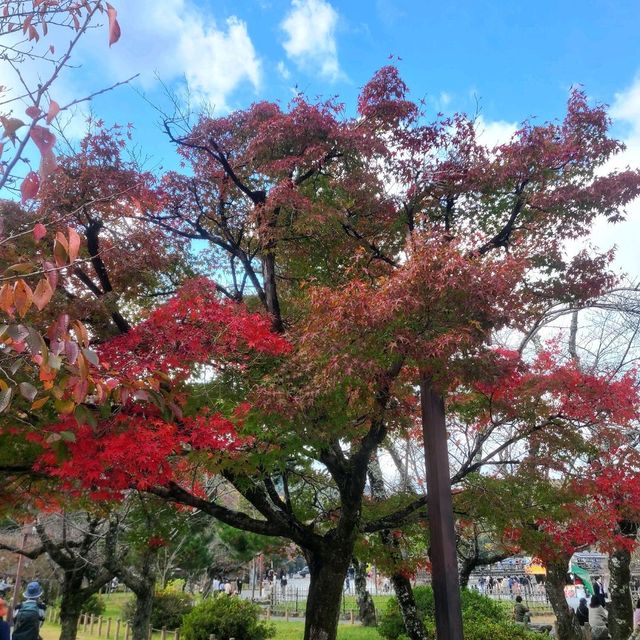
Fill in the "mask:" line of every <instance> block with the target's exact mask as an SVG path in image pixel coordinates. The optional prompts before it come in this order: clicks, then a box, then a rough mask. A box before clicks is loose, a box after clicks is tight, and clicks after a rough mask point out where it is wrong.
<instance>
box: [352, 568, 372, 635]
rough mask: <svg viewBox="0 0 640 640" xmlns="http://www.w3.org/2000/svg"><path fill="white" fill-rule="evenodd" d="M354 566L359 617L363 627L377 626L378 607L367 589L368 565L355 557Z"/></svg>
mask: <svg viewBox="0 0 640 640" xmlns="http://www.w3.org/2000/svg"><path fill="white" fill-rule="evenodd" d="M353 566H354V567H355V570H356V575H355V588H356V602H357V604H358V617H359V618H360V624H362V626H363V627H375V626H376V607H375V605H374V603H373V598H372V597H371V594H370V593H369V592H368V591H367V565H366V564H365V563H364V562H358V560H356V559H355V558H354V559H353Z"/></svg>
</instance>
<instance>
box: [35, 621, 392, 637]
mask: <svg viewBox="0 0 640 640" xmlns="http://www.w3.org/2000/svg"><path fill="white" fill-rule="evenodd" d="M273 624H274V625H275V627H276V635H275V639H274V640H302V637H303V635H304V624H303V623H302V622H274V623H273ZM45 640H49V639H48V638H45ZM51 640H54V639H51ZM338 640H381V638H380V636H379V635H378V632H377V631H376V630H375V629H372V628H366V627H359V626H357V625H354V626H351V625H349V624H341V625H340V626H339V627H338Z"/></svg>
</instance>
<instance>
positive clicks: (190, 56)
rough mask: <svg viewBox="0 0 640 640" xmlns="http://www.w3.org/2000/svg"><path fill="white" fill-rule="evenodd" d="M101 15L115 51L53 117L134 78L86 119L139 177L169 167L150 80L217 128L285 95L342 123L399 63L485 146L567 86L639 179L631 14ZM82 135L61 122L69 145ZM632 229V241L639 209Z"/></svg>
mask: <svg viewBox="0 0 640 640" xmlns="http://www.w3.org/2000/svg"><path fill="white" fill-rule="evenodd" d="M113 4H114V5H115V6H116V8H117V9H118V13H119V16H118V17H119V21H120V24H121V27H122V38H121V40H120V41H119V42H118V43H117V44H116V45H114V46H113V47H112V48H111V49H109V48H108V46H107V42H106V40H107V38H106V33H105V29H96V30H94V31H93V32H91V33H90V34H88V36H87V37H86V38H85V39H84V42H83V45H82V47H81V48H80V50H79V51H78V52H77V55H76V57H75V59H74V61H75V63H76V64H79V65H81V67H80V68H74V69H71V70H69V72H68V73H66V74H65V76H64V77H62V78H61V79H60V81H59V82H58V83H57V84H56V86H55V91H56V92H57V95H56V94H55V92H54V95H53V97H54V98H56V99H57V100H58V101H59V102H60V103H61V104H62V103H63V102H65V101H66V100H69V99H72V98H75V97H78V96H81V95H85V94H86V93H88V92H90V91H93V90H96V89H99V88H102V87H104V86H105V85H107V84H109V83H111V82H116V81H119V80H122V79H124V78H126V77H128V76H130V75H132V74H134V73H140V74H141V75H140V78H139V79H138V80H136V81H135V82H134V83H133V84H132V87H131V88H127V87H125V88H119V89H117V90H115V91H113V92H111V93H108V94H106V95H104V96H100V97H98V98H96V99H95V100H94V102H93V104H92V110H93V111H94V113H95V114H96V115H97V116H99V117H101V118H103V119H104V120H105V121H106V122H107V123H110V122H120V123H126V122H132V123H133V124H134V125H135V127H136V141H137V142H138V143H139V144H140V147H141V149H142V151H143V154H144V155H150V156H151V157H152V160H151V161H150V163H149V165H150V166H158V165H159V164H163V165H164V166H167V167H168V166H174V165H175V154H174V153H173V150H172V148H171V146H170V145H169V144H168V143H167V141H166V140H165V139H164V137H163V135H162V134H161V133H160V131H159V128H158V121H159V119H160V117H159V115H158V113H157V112H155V111H154V109H153V108H152V106H150V104H149V102H150V103H152V104H154V105H158V106H160V107H161V108H164V109H165V110H167V109H169V104H168V101H167V99H166V97H165V95H164V89H163V88H162V86H161V83H160V81H159V79H160V80H162V82H163V83H164V84H165V85H166V86H168V87H170V89H171V90H173V91H174V92H176V94H177V95H178V96H179V98H180V99H182V98H183V97H184V95H185V94H186V92H187V90H188V91H189V93H190V94H191V96H192V100H193V102H194V104H195V105H196V106H197V104H198V102H199V101H208V102H209V103H211V104H213V105H215V111H216V113H220V114H222V113H225V112H227V111H229V110H230V109H233V108H239V107H243V106H246V105H248V104H249V103H251V102H252V101H254V100H258V99H273V100H280V101H282V102H283V103H284V104H286V103H287V102H288V101H289V99H290V98H291V97H292V95H293V94H294V92H295V91H297V90H302V91H304V92H305V93H307V94H308V95H310V96H316V95H324V96H329V95H336V94H337V95H339V96H340V97H341V99H342V100H343V101H344V102H345V103H346V104H347V107H348V111H349V110H352V109H353V105H354V103H355V98H356V96H357V94H358V91H359V89H360V87H362V85H363V84H364V83H365V82H366V81H367V80H368V78H370V76H371V75H372V73H373V72H374V71H375V70H376V69H377V68H379V67H380V66H382V65H384V64H387V63H388V62H389V60H388V58H389V56H390V55H394V56H396V57H399V58H401V60H399V61H398V66H399V68H400V70H401V73H402V75H403V77H404V78H405V80H406V82H407V84H408V85H409V86H410V88H411V90H412V95H413V96H414V97H415V98H425V99H426V102H427V108H428V109H430V110H431V112H432V113H434V114H435V113H436V112H437V111H444V112H453V111H456V110H462V111H467V112H471V113H473V112H475V110H476V108H477V105H479V106H480V114H481V121H480V126H481V127H482V128H483V130H484V131H485V134H486V140H487V141H488V142H493V141H498V140H502V139H505V138H506V137H508V135H509V133H510V132H511V131H512V130H513V129H514V127H515V123H517V122H519V121H521V120H522V119H525V118H529V117H534V116H535V117H537V118H539V119H541V120H545V119H552V118H556V117H561V116H562V113H563V109H564V105H565V102H566V98H567V95H568V92H569V90H570V88H571V86H572V85H574V84H582V85H583V86H584V88H585V90H586V91H587V93H588V94H589V96H591V97H592V98H593V99H594V100H598V101H601V102H606V103H609V104H611V105H612V111H611V113H612V116H613V117H614V126H615V131H616V133H617V134H618V135H619V136H620V137H621V138H623V139H624V140H625V141H626V142H627V144H628V145H629V150H628V151H627V153H626V154H625V155H624V156H623V157H622V158H620V159H619V160H618V161H617V165H616V166H622V165H624V164H631V165H633V166H640V45H638V35H637V32H638V28H637V27H638V24H640V2H638V0H615V1H614V0H580V1H578V0H556V1H554V2H552V1H550V0H543V1H538V2H536V3H530V2H521V1H518V0H510V1H509V0H492V1H491V0H486V1H485V0H483V1H480V0H447V1H444V2H434V1H431V0H427V1H422V2H419V1H416V0H414V1H411V2H410V1H408V0H404V1H403V0H370V1H364V0H349V1H347V0H235V1H234V2H232V1H231V0H113ZM65 38H68V35H66V34H65ZM158 78H159V79H158ZM3 79H4V78H3V70H2V69H1V68H0V84H3ZM4 84H7V83H4ZM140 93H144V95H145V96H146V99H147V100H148V102H147V101H145V99H143V97H142V96H141V95H140ZM82 122H83V120H82V118H76V119H75V120H74V123H73V125H72V127H71V129H70V134H71V135H72V136H73V135H74V134H75V135H77V134H79V132H80V129H81V128H82ZM632 218H633V219H634V220H636V221H637V225H636V228H634V231H635V230H637V231H638V232H640V206H637V207H635V208H634V213H633V216H632ZM600 235H601V236H602V243H603V244H607V243H608V244H611V243H612V242H614V241H618V239H619V237H620V233H619V232H613V231H611V230H608V229H602V230H601V234H600ZM622 235H623V236H624V235H625V234H622ZM626 235H627V236H628V235H629V234H626ZM623 249H624V248H623V247H621V251H622V252H624V251H626V252H627V253H628V254H629V258H628V259H627V260H626V262H627V263H628V264H626V265H625V266H627V267H628V268H629V265H630V264H632V266H633V269H634V270H635V273H638V274H640V258H639V257H638V255H637V254H638V252H637V251H636V250H635V247H632V246H631V245H630V246H629V248H627V249H624V251H623ZM629 260H631V262H629Z"/></svg>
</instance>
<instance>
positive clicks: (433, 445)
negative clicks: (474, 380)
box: [420, 379, 463, 640]
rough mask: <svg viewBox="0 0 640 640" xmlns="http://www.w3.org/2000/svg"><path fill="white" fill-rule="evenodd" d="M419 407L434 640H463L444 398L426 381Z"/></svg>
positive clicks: (423, 384) (421, 389) (423, 385)
mask: <svg viewBox="0 0 640 640" xmlns="http://www.w3.org/2000/svg"><path fill="white" fill-rule="evenodd" d="M420 404H421V410H422V433H423V437H424V449H425V461H426V467H427V500H428V505H427V506H428V513H429V531H430V534H431V545H430V546H431V553H430V557H431V576H432V578H431V579H432V583H433V597H434V600H435V609H436V611H435V613H436V635H437V638H438V640H463V635H462V609H461V606H460V585H459V578H458V559H457V556H456V538H455V528H454V522H453V502H452V500H451V481H450V476H449V448H448V443H447V426H446V422H445V412H444V398H443V397H442V394H440V393H438V392H437V391H436V390H435V389H434V388H433V387H432V385H431V383H430V380H428V379H423V380H422V381H421V382H420Z"/></svg>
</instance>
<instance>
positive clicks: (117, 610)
mask: <svg viewBox="0 0 640 640" xmlns="http://www.w3.org/2000/svg"><path fill="white" fill-rule="evenodd" d="M133 598H135V596H134V595H133V593H110V594H108V595H103V596H102V599H103V600H104V603H105V605H106V606H107V608H106V609H105V612H104V613H103V614H102V617H103V618H113V619H114V620H115V619H116V618H121V617H122V607H124V605H125V603H126V602H128V601H129V600H132V599H133Z"/></svg>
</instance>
